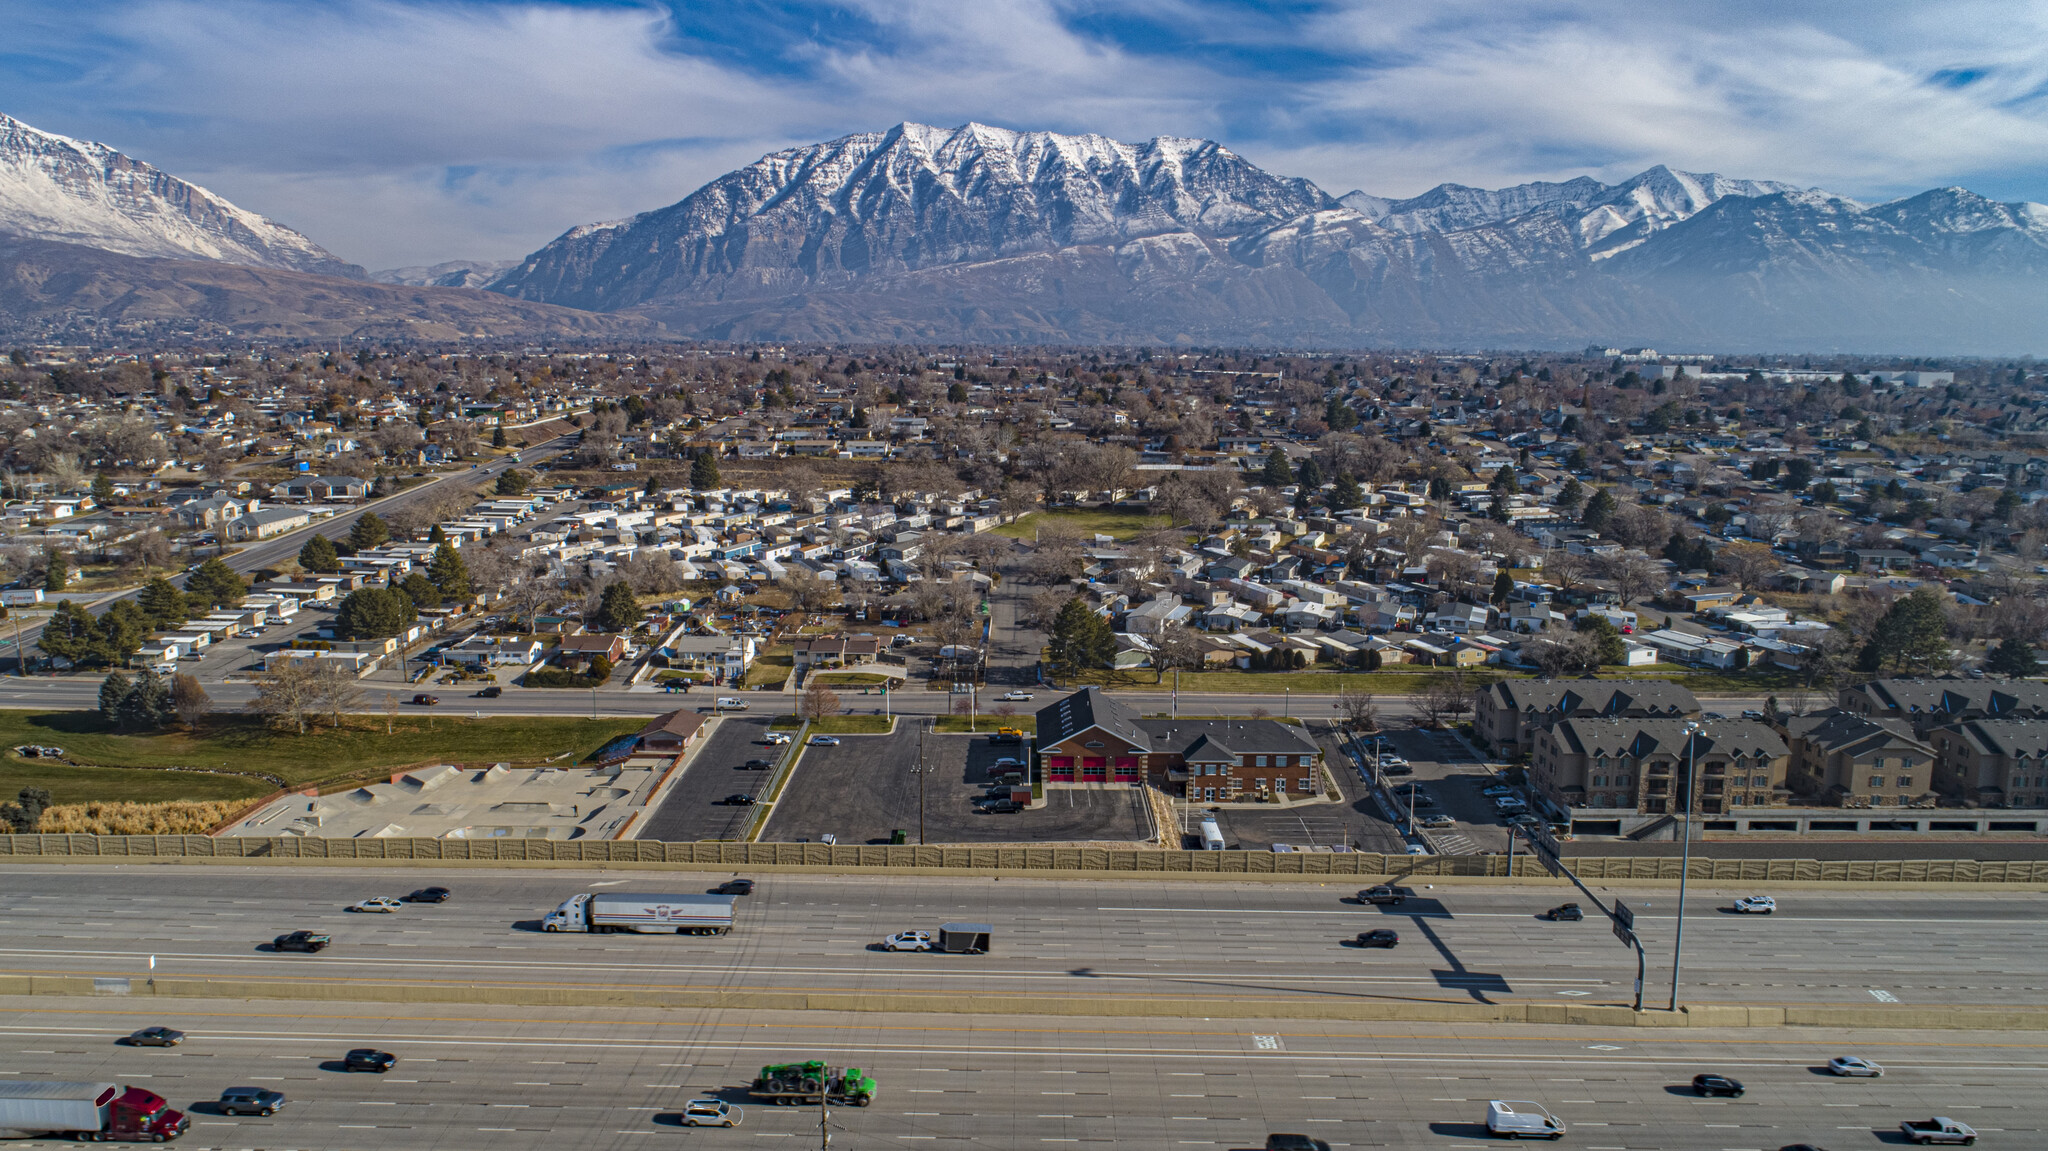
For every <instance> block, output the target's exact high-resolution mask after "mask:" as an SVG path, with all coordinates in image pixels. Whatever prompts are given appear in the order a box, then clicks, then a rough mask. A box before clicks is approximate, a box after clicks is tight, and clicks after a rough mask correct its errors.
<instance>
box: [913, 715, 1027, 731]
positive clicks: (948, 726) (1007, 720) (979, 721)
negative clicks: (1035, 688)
mask: <svg viewBox="0 0 2048 1151" xmlns="http://www.w3.org/2000/svg"><path fill="white" fill-rule="evenodd" d="M999 727H1014V728H1017V729H1018V730H1020V731H1023V732H1024V733H1026V734H1027V735H1036V734H1037V733H1038V717H1037V716H1035V715H977V716H975V717H974V730H975V732H976V734H987V733H991V732H993V731H995V729H997V728H999ZM932 730H933V731H966V730H967V717H966V716H964V715H942V716H940V717H939V722H938V723H937V724H935V725H934V726H933V727H932Z"/></svg>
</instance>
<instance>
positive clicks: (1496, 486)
mask: <svg viewBox="0 0 2048 1151" xmlns="http://www.w3.org/2000/svg"><path fill="white" fill-rule="evenodd" d="M1486 486H1487V487H1488V488H1489V489H1491V490H1492V491H1493V492H1494V493H1495V494H1496V495H1504V496H1515V495H1520V494H1522V484H1521V482H1520V481H1519V480H1517V479H1516V478H1515V466H1514V465H1513V464H1502V465H1501V466H1500V470H1499V471H1497V472H1495V473H1493V480H1492V482H1491V483H1489V484H1487V485H1486Z"/></svg>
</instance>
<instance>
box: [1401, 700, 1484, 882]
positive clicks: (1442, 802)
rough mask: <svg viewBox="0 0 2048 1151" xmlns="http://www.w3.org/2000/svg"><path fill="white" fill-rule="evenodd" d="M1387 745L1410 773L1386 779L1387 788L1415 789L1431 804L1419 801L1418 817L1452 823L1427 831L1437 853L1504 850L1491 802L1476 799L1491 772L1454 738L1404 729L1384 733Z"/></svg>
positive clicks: (1420, 730) (1448, 735)
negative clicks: (1405, 786) (1436, 817)
mask: <svg viewBox="0 0 2048 1151" xmlns="http://www.w3.org/2000/svg"><path fill="white" fill-rule="evenodd" d="M1385 740H1386V742H1385V744H1384V745H1383V746H1384V747H1385V748H1386V749H1387V750H1388V751H1390V752H1394V753H1398V754H1399V755H1401V756H1402V757H1403V758H1405V759H1407V760H1408V763H1409V766H1410V767H1411V768H1412V769H1413V771H1412V772H1411V773H1410V774H1407V775H1389V776H1388V777H1387V783H1388V784H1389V785H1390V786H1394V787H1399V786H1400V785H1402V784H1408V783H1415V784H1419V785H1421V786H1422V788H1423V789H1424V792H1423V793H1424V794H1425V795H1427V796H1429V797H1430V799H1432V800H1433V801H1434V802H1433V803H1429V804H1423V803H1419V802H1418V803H1417V804H1416V806H1415V815H1416V818H1417V819H1418V820H1419V819H1422V818H1425V817H1427V816H1431V815H1441V816H1448V817H1450V818H1451V819H1452V820H1453V821H1454V822H1453V825H1452V826H1450V827H1447V828H1431V829H1427V830H1428V834H1429V838H1430V840H1431V842H1432V843H1434V844H1435V845H1436V847H1437V848H1438V849H1439V850H1440V851H1442V852H1444V853H1446V854H1451V855H1465V854H1476V853H1480V852H1488V851H1506V850H1507V847H1508V829H1507V825H1506V823H1505V822H1503V820H1502V819H1501V816H1500V814H1499V813H1498V812H1496V811H1495V810H1494V806H1493V801H1492V800H1491V799H1488V798H1487V797H1486V796H1483V795H1481V794H1479V789H1480V788H1482V787H1485V786H1486V785H1487V784H1489V783H1492V782H1493V780H1494V777H1493V773H1492V772H1491V771H1489V770H1488V769H1487V767H1486V765H1485V763H1484V762H1482V761H1481V760H1480V759H1479V758H1478V757H1477V756H1475V755H1473V754H1472V752H1471V751H1470V750H1469V749H1468V748H1467V747H1466V746H1465V745H1464V743H1463V742H1462V741H1460V740H1459V739H1458V738H1457V736H1456V735H1454V734H1452V733H1451V732H1448V731H1430V730H1427V729H1423V728H1404V729H1400V730H1395V731H1389V732H1387V733H1385ZM1404 798H1405V797H1404Z"/></svg>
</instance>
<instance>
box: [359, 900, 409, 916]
mask: <svg viewBox="0 0 2048 1151" xmlns="http://www.w3.org/2000/svg"><path fill="white" fill-rule="evenodd" d="M403 906H405V904H403V903H401V902H400V901H398V900H397V899H394V898H392V897H391V896H389V895H373V896H371V897H370V898H368V899H359V900H357V901H356V902H354V903H351V904H349V905H348V907H347V908H346V910H349V911H374V912H376V913H378V914H380V915H389V914H391V913H392V912H394V911H397V910H398V909H399V908H401V907H403Z"/></svg>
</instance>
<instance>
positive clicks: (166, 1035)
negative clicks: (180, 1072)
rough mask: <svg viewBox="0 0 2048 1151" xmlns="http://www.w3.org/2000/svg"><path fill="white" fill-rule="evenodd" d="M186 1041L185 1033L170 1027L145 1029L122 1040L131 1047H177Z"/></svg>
mask: <svg viewBox="0 0 2048 1151" xmlns="http://www.w3.org/2000/svg"><path fill="white" fill-rule="evenodd" d="M184 1041H185V1033H184V1032H183V1031H174V1030H172V1029H171V1028H169V1027H145V1028H143V1029H142V1030H140V1031H137V1032H136V1033H135V1034H133V1035H130V1036H128V1037H127V1038H125V1039H123V1040H121V1042H123V1043H125V1044H127V1045H128V1046H130V1047H176V1046H177V1045H178V1044H180V1043H183V1042H184Z"/></svg>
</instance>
